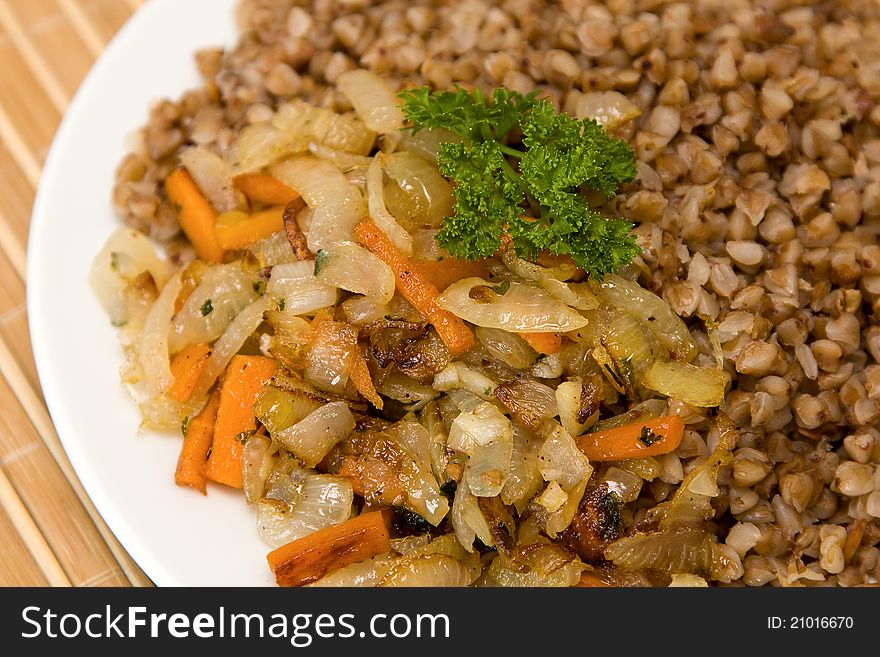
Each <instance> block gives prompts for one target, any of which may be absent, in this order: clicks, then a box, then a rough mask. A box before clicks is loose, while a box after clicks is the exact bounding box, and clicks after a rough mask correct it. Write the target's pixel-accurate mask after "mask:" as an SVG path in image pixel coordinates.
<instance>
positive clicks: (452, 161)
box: [400, 87, 640, 276]
mask: <svg viewBox="0 0 880 657" xmlns="http://www.w3.org/2000/svg"><path fill="white" fill-rule="evenodd" d="M400 98H401V100H402V101H403V113H404V116H405V117H406V119H407V120H408V121H409V123H410V125H411V128H412V130H413V131H414V132H418V131H419V130H423V129H426V128H443V129H445V130H448V131H450V132H452V133H453V134H455V135H457V137H458V138H459V139H460V141H449V142H445V143H443V144H442V145H441V147H440V154H439V167H440V172H441V173H442V174H443V175H444V176H445V177H447V178H449V179H450V180H452V181H454V183H455V208H454V214H453V215H452V216H451V217H447V218H446V220H445V221H444V223H443V228H442V229H441V230H440V232H439V234H438V236H437V239H438V242H439V243H440V245H441V246H442V247H443V248H445V249H446V250H447V251H449V252H450V253H451V254H452V255H454V256H456V257H459V258H464V259H468V260H474V259H477V258H485V257H489V256H491V255H493V254H494V253H496V252H497V251H498V249H499V247H500V246H501V236H502V234H503V233H507V234H508V235H509V236H510V238H511V241H512V243H513V247H514V249H515V250H516V253H517V255H519V256H521V257H525V258H528V259H532V260H534V259H535V258H537V256H538V255H539V254H540V253H541V252H542V251H548V252H550V253H552V254H555V255H568V256H571V258H572V259H573V260H574V261H575V262H576V263H577V264H578V265H579V266H580V267H582V268H583V269H585V270H586V271H587V272H588V273H590V274H592V275H596V276H602V275H603V274H606V273H609V272H613V271H616V270H617V269H619V268H620V267H621V266H623V265H625V264H627V263H628V262H630V261H631V260H632V259H633V258H634V257H635V256H636V255H637V254H638V253H640V249H639V247H638V245H637V244H636V241H635V237H634V236H633V235H632V232H631V231H632V225H631V224H630V223H629V222H627V221H624V220H622V219H617V218H608V217H604V216H602V215H601V214H600V213H598V212H596V211H595V210H593V209H591V208H590V207H589V205H588V203H587V201H586V199H585V198H584V196H583V194H582V191H583V190H587V189H596V190H599V191H600V192H602V193H603V194H604V195H605V196H606V197H609V196H612V195H614V194H615V193H616V191H617V188H618V186H619V185H620V184H621V183H624V182H628V181H630V180H633V179H634V178H635V175H636V167H635V157H634V155H633V152H632V150H631V149H630V147H629V145H628V144H627V143H626V142H625V141H623V140H620V139H613V138H611V137H609V136H608V134H607V133H606V132H605V130H604V128H603V127H602V126H601V125H599V124H598V123H596V122H595V121H593V120H591V119H581V120H578V119H575V118H572V117H569V116H567V115H565V114H559V113H557V112H556V110H555V109H554V108H553V106H552V105H551V104H550V102H549V101H547V100H546V99H540V98H538V97H537V94H536V93H532V94H529V95H527V96H523V95H522V94H519V93H517V92H514V91H510V90H508V89H504V88H499V89H496V90H495V91H494V93H493V94H492V95H491V97H487V96H486V95H485V94H484V93H482V92H481V91H480V90H479V89H475V90H473V91H467V90H466V89H462V88H458V89H456V90H455V91H441V92H431V91H430V90H429V89H428V88H427V87H419V88H413V89H406V90H404V91H402V92H400ZM531 214H534V215H537V216H531Z"/></svg>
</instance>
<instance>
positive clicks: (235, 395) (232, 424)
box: [205, 355, 278, 488]
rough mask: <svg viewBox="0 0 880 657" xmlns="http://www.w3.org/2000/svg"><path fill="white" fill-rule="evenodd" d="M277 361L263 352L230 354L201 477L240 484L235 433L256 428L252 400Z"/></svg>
mask: <svg viewBox="0 0 880 657" xmlns="http://www.w3.org/2000/svg"><path fill="white" fill-rule="evenodd" d="M277 366H278V363H277V362H276V361H274V360H272V359H271V358H265V357H263V356H241V355H238V356H233V357H232V361H231V362H230V363H229V367H228V369H227V370H226V377H225V379H224V380H223V383H222V385H221V388H220V405H219V407H218V408H217V421H216V423H215V424H214V442H213V444H212V445H211V456H210V457H208V463H207V465H206V466H205V477H207V478H208V479H210V480H211V481H216V482H217V483H219V484H226V485H227V486H232V487H233V488H241V487H242V476H241V455H242V443H241V441H240V440H239V436H240V435H241V434H243V433H246V432H249V431H254V430H255V429H256V428H257V424H256V421H255V419H254V404H255V403H256V401H257V397H258V396H259V394H260V391H261V390H262V389H263V386H264V385H265V384H266V382H267V381H268V380H269V379H270V378H271V377H272V374H273V373H274V372H275V368H276V367H277Z"/></svg>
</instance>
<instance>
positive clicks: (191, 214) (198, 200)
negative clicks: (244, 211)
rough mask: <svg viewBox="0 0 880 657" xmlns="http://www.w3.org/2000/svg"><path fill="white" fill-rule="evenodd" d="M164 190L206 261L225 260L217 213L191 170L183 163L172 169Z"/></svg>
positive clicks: (189, 236) (190, 239)
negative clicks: (215, 223)
mask: <svg viewBox="0 0 880 657" xmlns="http://www.w3.org/2000/svg"><path fill="white" fill-rule="evenodd" d="M165 193H166V194H167V195H168V200H169V201H171V204H172V206H173V207H174V209H175V210H176V211H177V220H178V221H179V222H180V227H181V228H182V229H183V232H184V233H185V234H186V236H187V237H188V238H189V241H190V242H192V245H193V246H194V247H195V250H196V254H198V256H199V257H200V258H201V259H202V260H204V261H206V262H223V248H222V247H221V246H220V244H219V242H217V236H216V235H215V234H214V221H215V220H216V219H217V213H216V212H214V208H212V207H211V204H210V203H208V200H207V199H206V198H205V197H204V196H202V193H201V192H200V191H199V188H198V187H197V186H196V183H195V182H194V181H193V179H192V176H190V175H189V172H188V171H187V170H186V169H184V168H183V167H178V168H177V169H175V170H174V171H172V172H171V174H170V175H169V176H168V177H167V178H166V179H165Z"/></svg>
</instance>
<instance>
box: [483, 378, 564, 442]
mask: <svg viewBox="0 0 880 657" xmlns="http://www.w3.org/2000/svg"><path fill="white" fill-rule="evenodd" d="M495 397H496V398H497V399H498V400H499V401H500V402H501V403H502V404H504V406H505V407H507V409H508V410H509V411H510V412H511V414H512V415H513V416H514V417H516V418H517V419H518V420H519V421H520V422H522V423H523V424H524V425H526V426H527V427H528V428H529V429H531V430H532V431H538V430H539V429H540V428H541V425H542V424H543V423H544V421H545V420H547V419H549V418H551V417H553V416H554V415H556V414H557V412H558V411H557V408H556V393H555V392H554V391H553V388H551V387H549V386H545V385H544V384H543V383H538V382H537V381H514V382H510V383H503V384H501V385H500V386H498V387H497V388H495Z"/></svg>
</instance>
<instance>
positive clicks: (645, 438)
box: [639, 426, 663, 447]
mask: <svg viewBox="0 0 880 657" xmlns="http://www.w3.org/2000/svg"><path fill="white" fill-rule="evenodd" d="M658 440H663V436H661V435H660V434H658V433H654V432H653V431H651V430H650V429H649V428H648V427H646V426H645V427H642V431H641V433H640V434H639V442H640V443H642V445H644V446H645V447H650V446H651V445H653V444H654V443H656V442H657V441H658Z"/></svg>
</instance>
